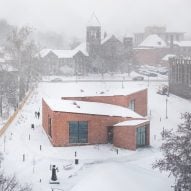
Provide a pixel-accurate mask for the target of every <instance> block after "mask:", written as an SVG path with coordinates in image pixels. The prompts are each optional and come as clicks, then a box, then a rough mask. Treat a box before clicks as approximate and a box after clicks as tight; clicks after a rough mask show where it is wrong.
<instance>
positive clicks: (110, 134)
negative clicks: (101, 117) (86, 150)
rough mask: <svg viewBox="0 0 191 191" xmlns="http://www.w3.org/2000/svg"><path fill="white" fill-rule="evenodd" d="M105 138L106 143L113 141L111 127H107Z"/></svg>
mask: <svg viewBox="0 0 191 191" xmlns="http://www.w3.org/2000/svg"><path fill="white" fill-rule="evenodd" d="M107 140H108V143H113V127H108V128H107Z"/></svg>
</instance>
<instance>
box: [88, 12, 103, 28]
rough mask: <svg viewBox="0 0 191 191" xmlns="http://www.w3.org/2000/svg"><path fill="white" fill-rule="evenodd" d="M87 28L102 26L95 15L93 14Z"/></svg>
mask: <svg viewBox="0 0 191 191" xmlns="http://www.w3.org/2000/svg"><path fill="white" fill-rule="evenodd" d="M87 26H101V24H100V22H99V20H98V18H97V17H96V15H95V13H93V14H92V16H91V18H90V20H89V22H88V24H87Z"/></svg>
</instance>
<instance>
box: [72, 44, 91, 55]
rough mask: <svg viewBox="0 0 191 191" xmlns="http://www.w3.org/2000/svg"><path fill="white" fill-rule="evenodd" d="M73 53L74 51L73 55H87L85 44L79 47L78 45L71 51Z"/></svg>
mask: <svg viewBox="0 0 191 191" xmlns="http://www.w3.org/2000/svg"><path fill="white" fill-rule="evenodd" d="M73 51H74V54H76V53H78V52H79V51H81V52H82V53H83V54H84V55H85V56H88V55H89V54H88V52H87V48H86V42H83V43H81V44H80V45H78V46H77V47H76V48H74V49H73Z"/></svg>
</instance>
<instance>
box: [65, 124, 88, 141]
mask: <svg viewBox="0 0 191 191" xmlns="http://www.w3.org/2000/svg"><path fill="white" fill-rule="evenodd" d="M69 142H70V143H87V142H88V122H87V121H71V122H69Z"/></svg>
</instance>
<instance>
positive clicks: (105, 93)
mask: <svg viewBox="0 0 191 191" xmlns="http://www.w3.org/2000/svg"><path fill="white" fill-rule="evenodd" d="M143 90H146V88H144V87H131V88H128V89H117V88H114V89H108V90H103V89H94V88H93V89H86V90H85V91H83V92H81V91H80V90H79V93H78V92H75V97H91V96H115V95H116V96H117V95H122V96H123V95H124V96H126V95H130V94H133V93H136V92H139V91H143ZM64 91H65V89H63V92H64ZM64 97H74V94H69V95H68V96H67V95H66V94H65V96H63V98H64Z"/></svg>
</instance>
